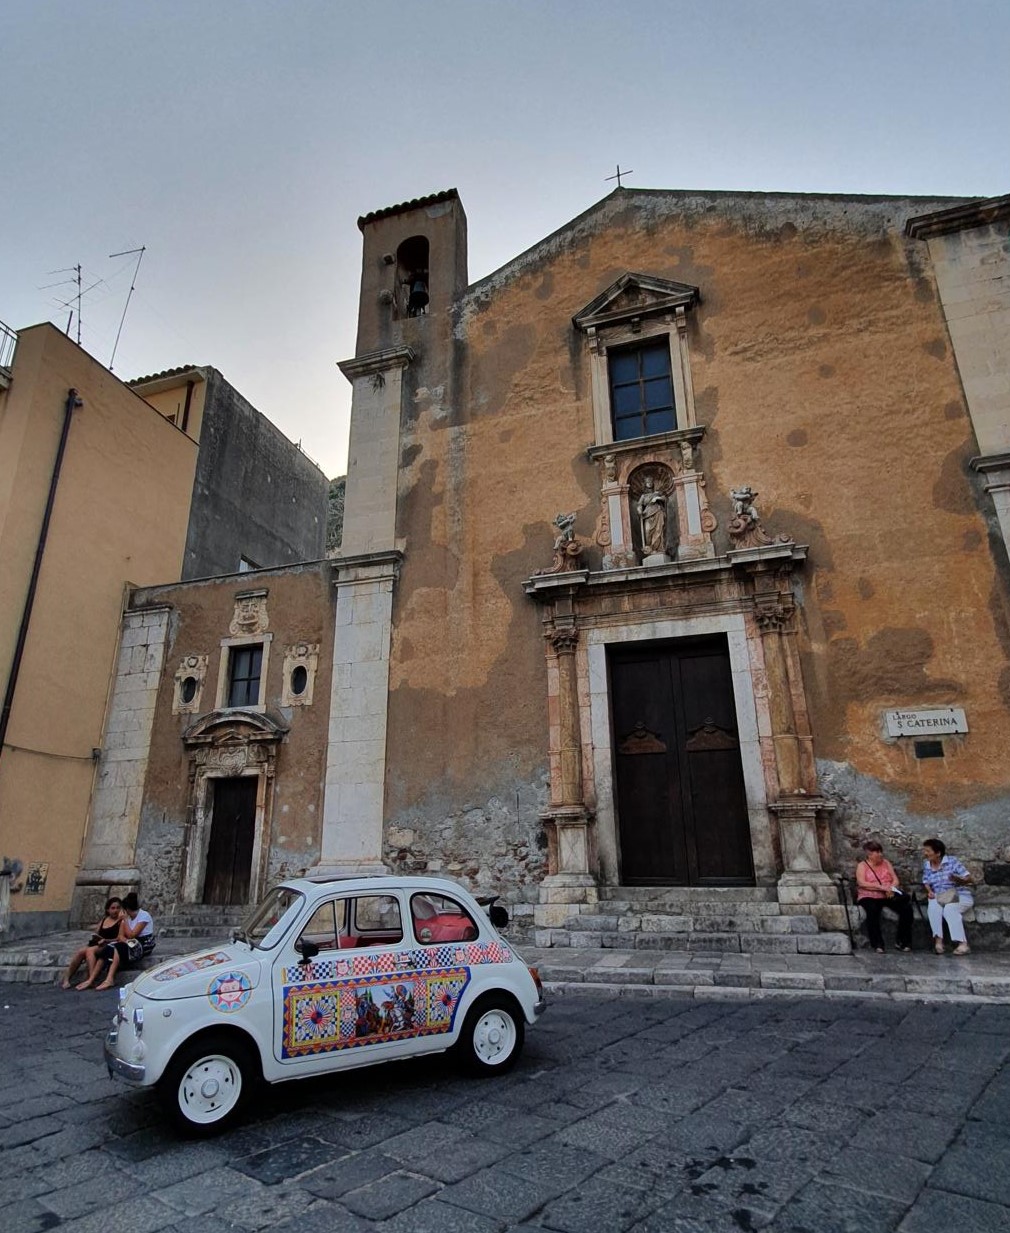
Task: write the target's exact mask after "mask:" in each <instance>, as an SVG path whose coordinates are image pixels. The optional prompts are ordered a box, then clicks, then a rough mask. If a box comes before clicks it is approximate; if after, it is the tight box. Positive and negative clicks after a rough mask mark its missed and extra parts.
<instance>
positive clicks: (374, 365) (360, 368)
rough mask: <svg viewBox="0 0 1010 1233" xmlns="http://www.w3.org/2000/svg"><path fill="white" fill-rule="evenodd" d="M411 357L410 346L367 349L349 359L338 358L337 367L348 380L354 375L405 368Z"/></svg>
mask: <svg viewBox="0 0 1010 1233" xmlns="http://www.w3.org/2000/svg"><path fill="white" fill-rule="evenodd" d="M413 358H414V352H413V351H412V350H411V348H410V347H387V348H385V350H383V351H369V352H368V353H367V354H365V355H355V356H353V357H352V358H351V359H349V360H338V362H337V367H338V368H339V369H340V371H341V372H342V373H343V374H344V376H345V377H346V378H347V380H348V381H354V379H355V377H367V376H371V375H372V374H374V373H382V372H388V371H389V370H390V369H391V368H406V367H407V365H408V364H409V363H410V362H411V360H412V359H413Z"/></svg>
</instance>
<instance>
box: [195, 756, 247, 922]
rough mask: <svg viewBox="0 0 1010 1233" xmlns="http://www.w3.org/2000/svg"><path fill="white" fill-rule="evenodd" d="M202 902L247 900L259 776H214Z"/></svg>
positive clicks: (226, 902)
mask: <svg viewBox="0 0 1010 1233" xmlns="http://www.w3.org/2000/svg"><path fill="white" fill-rule="evenodd" d="M211 783H212V784H213V792H214V803H213V813H212V814H211V823H210V842H209V844H208V845H207V872H206V876H205V877H204V883H203V888H204V889H203V901H204V903H218V904H231V903H248V902H249V885H250V881H251V879H252V856H253V841H254V839H255V832H256V791H257V787H258V785H259V779H258V777H256V776H255V775H243V776H240V777H237V778H235V779H214V780H211Z"/></svg>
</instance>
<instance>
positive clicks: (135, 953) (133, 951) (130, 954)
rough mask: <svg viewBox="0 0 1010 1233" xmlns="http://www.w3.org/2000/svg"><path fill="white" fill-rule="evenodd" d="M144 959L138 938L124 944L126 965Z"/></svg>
mask: <svg viewBox="0 0 1010 1233" xmlns="http://www.w3.org/2000/svg"><path fill="white" fill-rule="evenodd" d="M143 957H144V948H143V946H142V945H141V942H140V939H139V938H130V939H129V941H128V942H127V943H126V959H127V962H128V963H137V962H138V961H139V960H140V959H143Z"/></svg>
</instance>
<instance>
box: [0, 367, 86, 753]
mask: <svg viewBox="0 0 1010 1233" xmlns="http://www.w3.org/2000/svg"><path fill="white" fill-rule="evenodd" d="M83 406H84V402H83V400H82V399H81V398H79V397H78V396H77V391H76V390H68V391H67V401H66V403H65V405H64V407H63V431H62V432H61V433H60V443H59V446H58V447H57V449H56V460H55V462H54V463H53V473H52V476H51V478H50V480H49V496H48V497H47V499H46V510H45V513H44V514H43V515H42V526H41V528H40V529H39V542H38V544H37V545H36V546H35V561H34V563H33V565H32V576H31V578H30V580H29V582H28V594H27V595H26V596H25V606H24V611H23V612H22V613H21V624H20V625H19V626H18V639H17V642H16V643H15V646H14V658H13V659H12V660H11V670H10V675H9V676H8V678H7V689H6V691H5V693H4V701H3V709H2V710H0V758H2V757H3V751H4V743H5V741H6V739H7V725H8V724H9V723H10V717H11V709H12V707H13V706H14V691H15V690H16V689H17V685H18V673H19V672H20V670H21V659H22V657H23V655H24V651H25V643H26V642H27V641H28V625H29V623H30V622H31V619H32V608H33V607H34V605H35V592H36V591H37V590H38V585H39V574H40V573H41V571H42V557H43V555H44V553H45V550H46V539H47V537H48V535H49V523H50V521H51V520H52V516H53V506H54V504H55V503H56V488H57V485H58V484H59V482H60V468H61V467H62V466H63V455H64V454H65V453H66V449H67V437H69V435H70V421H71V419H72V417H73V414H74V411H75V410H76V409H77V408H78V407H83Z"/></svg>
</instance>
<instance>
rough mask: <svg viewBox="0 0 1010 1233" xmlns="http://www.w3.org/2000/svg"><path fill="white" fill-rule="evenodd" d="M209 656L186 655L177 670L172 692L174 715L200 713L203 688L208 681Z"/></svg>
mask: <svg viewBox="0 0 1010 1233" xmlns="http://www.w3.org/2000/svg"><path fill="white" fill-rule="evenodd" d="M209 658H210V657H209V656H207V655H184V656H183V657H182V659H181V660H180V661H179V666H178V668H176V670H175V677H174V680H175V688H174V690H173V692H172V714H173V715H196V714H198V713H199V711H200V704H201V699H202V697H203V686H204V682H205V681H206V679H207V662H208V660H209Z"/></svg>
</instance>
